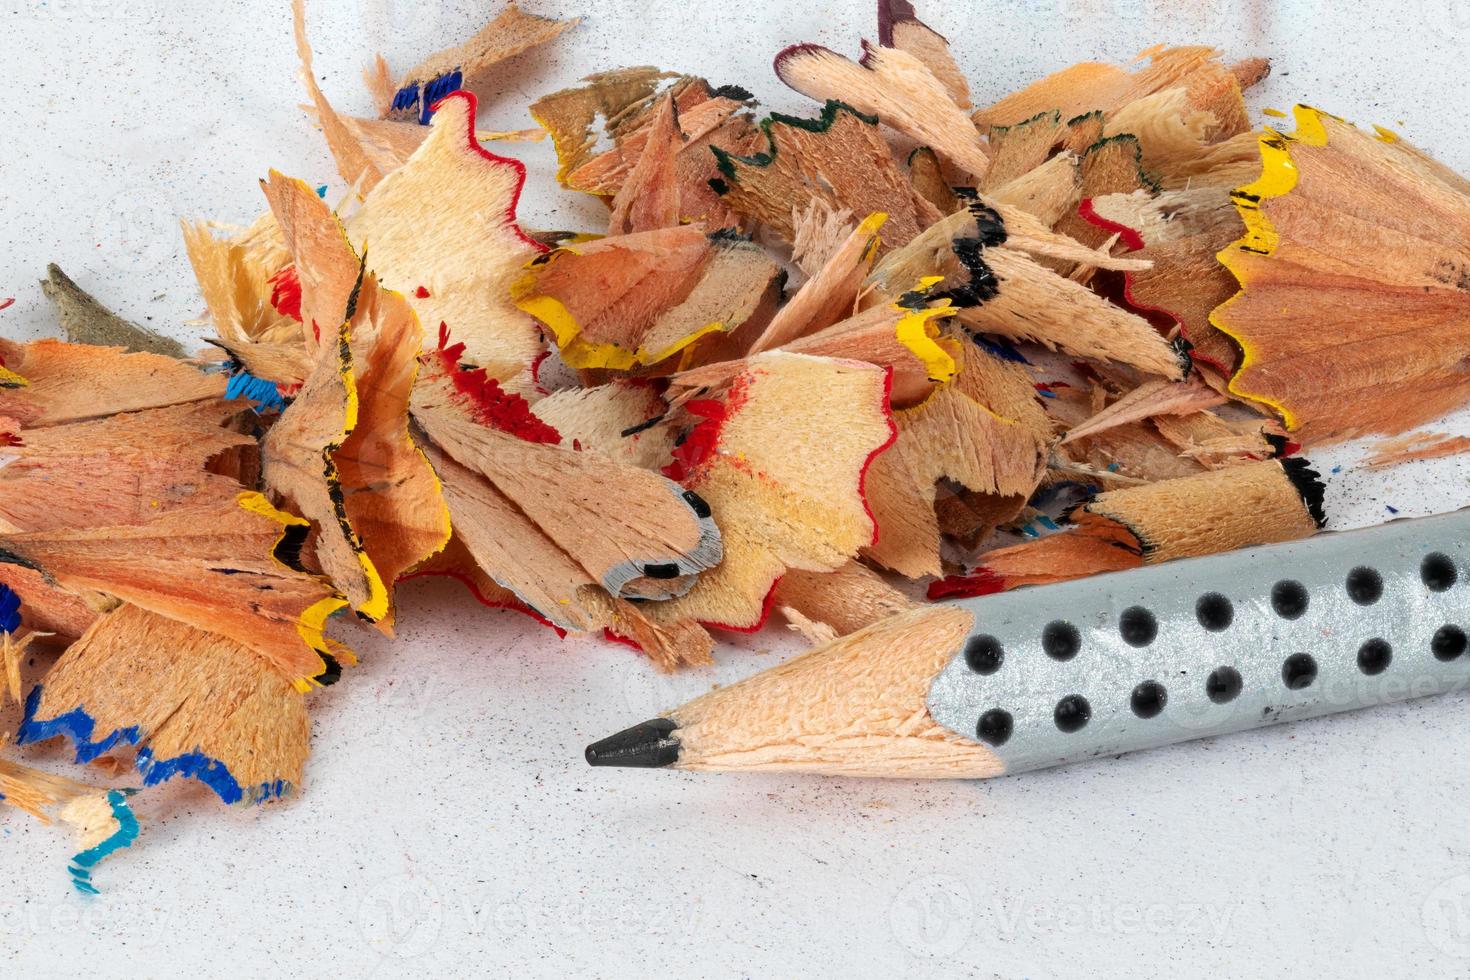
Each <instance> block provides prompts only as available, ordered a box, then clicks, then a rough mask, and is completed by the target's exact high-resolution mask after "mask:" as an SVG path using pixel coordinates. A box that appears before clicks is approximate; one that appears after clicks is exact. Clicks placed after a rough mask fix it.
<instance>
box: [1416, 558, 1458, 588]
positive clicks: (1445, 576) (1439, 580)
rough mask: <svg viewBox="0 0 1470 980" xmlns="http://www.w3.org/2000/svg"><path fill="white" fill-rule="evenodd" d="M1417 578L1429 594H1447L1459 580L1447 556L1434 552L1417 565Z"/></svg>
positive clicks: (1453, 565)
mask: <svg viewBox="0 0 1470 980" xmlns="http://www.w3.org/2000/svg"><path fill="white" fill-rule="evenodd" d="M1419 578H1420V580H1421V581H1423V583H1424V587H1425V588H1426V589H1428V590H1429V591H1430V592H1448V591H1449V590H1450V589H1451V588H1453V587H1454V585H1455V582H1456V581H1458V580H1459V578H1460V572H1459V570H1458V569H1457V568H1455V563H1454V562H1453V561H1451V560H1450V557H1449V555H1443V554H1440V553H1439V552H1438V551H1436V552H1433V553H1432V554H1428V555H1425V556H1424V560H1423V561H1422V562H1420V563H1419Z"/></svg>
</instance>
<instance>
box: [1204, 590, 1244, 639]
mask: <svg viewBox="0 0 1470 980" xmlns="http://www.w3.org/2000/svg"><path fill="white" fill-rule="evenodd" d="M1194 618H1195V619H1197V620H1199V624H1200V625H1201V626H1203V627H1204V628H1205V629H1207V630H1209V631H1210V632H1211V633H1222V632H1224V631H1225V630H1227V629H1229V628H1230V624H1231V623H1233V622H1235V607H1234V606H1232V605H1231V604H1230V600H1229V599H1227V598H1225V597H1224V596H1222V595H1221V594H1220V593H1218V592H1206V593H1205V594H1204V595H1202V596H1200V597H1199V600H1198V601H1196V602H1195V604H1194Z"/></svg>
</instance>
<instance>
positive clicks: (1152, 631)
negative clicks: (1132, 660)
mask: <svg viewBox="0 0 1470 980" xmlns="http://www.w3.org/2000/svg"><path fill="white" fill-rule="evenodd" d="M1118 632H1119V633H1120V634H1122V636H1123V642H1124V643H1126V644H1128V645H1129V646H1131V647H1146V646H1148V645H1149V644H1150V643H1152V642H1153V641H1154V638H1155V637H1157V636H1158V635H1159V621H1158V620H1157V619H1155V618H1154V614H1153V613H1151V612H1149V611H1148V610H1147V609H1145V608H1143V607H1142V606H1129V607H1128V608H1127V609H1124V610H1123V615H1121V616H1119V617H1118Z"/></svg>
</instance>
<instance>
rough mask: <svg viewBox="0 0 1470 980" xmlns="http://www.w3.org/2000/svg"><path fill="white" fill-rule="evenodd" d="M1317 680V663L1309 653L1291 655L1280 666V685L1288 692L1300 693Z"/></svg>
mask: <svg viewBox="0 0 1470 980" xmlns="http://www.w3.org/2000/svg"><path fill="white" fill-rule="evenodd" d="M1316 679H1317V661H1316V660H1315V659H1313V657H1312V655H1311V654H1310V653H1293V654H1292V655H1291V656H1289V657H1287V658H1286V660H1285V661H1284V662H1283V663H1282V664H1281V683H1283V684H1285V685H1286V686H1287V688H1288V689H1289V690H1292V691H1300V690H1302V689H1304V688H1308V687H1311V686H1312V683H1313V682H1314V681H1316Z"/></svg>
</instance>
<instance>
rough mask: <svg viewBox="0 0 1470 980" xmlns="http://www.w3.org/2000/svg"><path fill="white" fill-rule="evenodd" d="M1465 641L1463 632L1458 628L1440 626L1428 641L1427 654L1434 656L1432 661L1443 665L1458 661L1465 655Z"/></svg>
mask: <svg viewBox="0 0 1470 980" xmlns="http://www.w3.org/2000/svg"><path fill="white" fill-rule="evenodd" d="M1467 645H1470V644H1467V641H1466V638H1465V631H1464V630H1462V629H1460V627H1458V626H1441V627H1440V628H1439V629H1437V630H1435V631H1434V636H1433V637H1432V638H1431V639H1430V641H1429V652H1430V653H1432V654H1434V659H1435V660H1438V661H1441V662H1443V663H1449V662H1450V661H1451V660H1458V659H1460V658H1461V657H1462V656H1464V655H1465V647H1466V646H1467Z"/></svg>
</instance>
